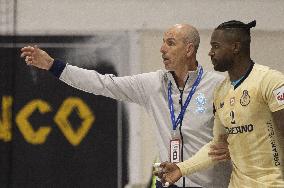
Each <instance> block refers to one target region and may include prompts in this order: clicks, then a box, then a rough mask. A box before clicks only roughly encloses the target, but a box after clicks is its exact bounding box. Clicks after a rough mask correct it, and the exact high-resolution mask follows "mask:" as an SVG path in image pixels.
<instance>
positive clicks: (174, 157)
mask: <svg viewBox="0 0 284 188" xmlns="http://www.w3.org/2000/svg"><path fill="white" fill-rule="evenodd" d="M177 135H178V134H177V131H175V134H172V138H171V140H170V162H171V163H179V162H181V159H180V158H181V155H180V152H181V140H180V138H179V137H178V136H177Z"/></svg>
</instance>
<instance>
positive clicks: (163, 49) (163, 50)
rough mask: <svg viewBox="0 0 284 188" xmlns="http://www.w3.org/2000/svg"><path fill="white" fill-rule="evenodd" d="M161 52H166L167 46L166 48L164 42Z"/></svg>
mask: <svg viewBox="0 0 284 188" xmlns="http://www.w3.org/2000/svg"><path fill="white" fill-rule="evenodd" d="M160 52H161V53H163V54H164V53H165V52H166V48H165V45H164V44H162V46H161V48H160Z"/></svg>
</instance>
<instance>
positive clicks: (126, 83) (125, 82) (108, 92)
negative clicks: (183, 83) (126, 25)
mask: <svg viewBox="0 0 284 188" xmlns="http://www.w3.org/2000/svg"><path fill="white" fill-rule="evenodd" d="M21 51H22V53H21V57H22V58H25V61H26V63H27V64H28V65H31V66H35V67H37V68H40V69H45V70H49V71H50V72H51V73H52V74H53V75H54V76H56V77H58V78H59V79H60V80H61V81H63V82H65V83H66V84H68V85H70V86H72V87H74V88H77V89H80V90H82V91H85V92H89V93H93V94H95V95H102V96H106V97H110V98H113V99H117V100H123V101H128V102H134V103H137V104H140V105H142V106H145V105H147V104H148V101H149V100H148V98H149V96H150V95H151V92H152V91H153V88H155V87H156V86H159V84H160V83H161V80H160V77H159V74H158V73H157V72H152V73H144V74H138V75H133V76H124V77H116V76H114V75H112V74H105V75H102V74H99V73H98V72H97V71H95V70H87V69H83V68H79V67H76V66H72V65H70V64H65V63H64V62H62V61H59V60H54V59H53V58H52V57H50V55H48V53H46V52H45V51H43V50H41V49H39V48H38V47H37V46H34V47H32V46H27V47H24V48H22V49H21Z"/></svg>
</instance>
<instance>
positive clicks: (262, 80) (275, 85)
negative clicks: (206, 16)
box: [159, 20, 284, 188]
mask: <svg viewBox="0 0 284 188" xmlns="http://www.w3.org/2000/svg"><path fill="white" fill-rule="evenodd" d="M255 25H256V22H255V21H253V22H251V23H249V24H244V23H243V22H240V21H235V20H233V21H229V22H225V23H223V24H221V25H219V26H218V27H217V28H216V29H215V30H214V32H213V34H212V36H211V46H212V47H211V51H210V52H209V56H211V60H212V63H213V65H214V69H215V70H217V71H221V72H224V71H228V77H227V79H225V80H224V81H223V83H222V84H221V85H220V86H219V87H218V88H217V89H216V91H215V93H214V106H215V122H214V129H213V135H214V138H213V141H212V142H211V143H214V142H216V140H217V138H218V137H219V136H220V135H228V138H227V141H228V143H229V151H230V156H231V160H232V164H233V172H232V176H231V180H230V184H229V187H230V188H251V187H258V188H261V187H265V188H267V187H269V188H270V187H282V188H283V187H284V179H283V162H284V161H283V157H284V156H283V136H284V134H283V130H284V75H283V74H282V73H280V72H278V71H275V70H272V69H270V68H269V67H266V66H262V65H259V64H256V63H254V62H253V61H252V60H251V58H250V40H251V39H250V28H252V27H254V26H255ZM209 146H210V143H209V144H207V145H205V146H204V147H203V148H202V149H201V150H200V151H199V152H198V153H197V154H196V155H195V156H193V157H191V158H190V159H188V160H186V161H184V162H182V163H179V164H177V165H175V164H171V163H163V164H161V167H163V168H164V169H163V170H164V171H165V173H162V174H159V176H161V177H163V180H162V181H163V182H169V183H170V184H171V183H174V182H175V181H176V180H178V179H179V178H180V177H181V176H182V175H186V174H187V175H188V174H192V173H194V172H197V171H199V170H201V169H205V168H206V167H208V166H211V165H213V164H215V163H216V161H214V160H212V159H211V158H210V157H209V156H208V153H209V155H212V154H214V152H209Z"/></svg>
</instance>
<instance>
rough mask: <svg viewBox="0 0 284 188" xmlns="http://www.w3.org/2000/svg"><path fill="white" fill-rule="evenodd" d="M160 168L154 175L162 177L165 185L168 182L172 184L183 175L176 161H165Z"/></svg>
mask: <svg viewBox="0 0 284 188" xmlns="http://www.w3.org/2000/svg"><path fill="white" fill-rule="evenodd" d="M160 168H161V170H159V171H156V172H154V175H155V176H158V177H159V178H160V179H161V182H162V184H163V185H165V183H166V182H168V183H169V185H172V184H174V183H175V182H176V181H178V180H179V179H180V178H181V177H182V174H181V171H180V169H179V167H178V166H177V165H176V164H174V163H169V162H163V163H161V164H160Z"/></svg>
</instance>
